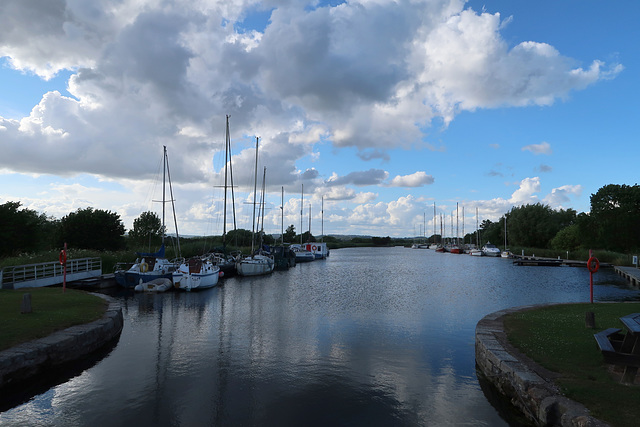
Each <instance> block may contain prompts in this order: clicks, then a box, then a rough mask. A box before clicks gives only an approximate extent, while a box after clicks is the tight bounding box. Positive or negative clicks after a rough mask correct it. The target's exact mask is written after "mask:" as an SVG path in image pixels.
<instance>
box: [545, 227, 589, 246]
mask: <svg viewBox="0 0 640 427" xmlns="http://www.w3.org/2000/svg"><path fill="white" fill-rule="evenodd" d="M581 243H582V240H581V238H580V227H579V225H578V224H572V225H570V226H568V227H565V228H563V229H562V230H560V231H558V233H557V234H556V236H555V237H554V238H553V239H551V248H552V249H555V250H565V251H575V250H576V249H578V248H579V247H580V245H581Z"/></svg>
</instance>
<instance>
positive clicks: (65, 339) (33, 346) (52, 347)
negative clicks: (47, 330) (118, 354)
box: [0, 294, 124, 388]
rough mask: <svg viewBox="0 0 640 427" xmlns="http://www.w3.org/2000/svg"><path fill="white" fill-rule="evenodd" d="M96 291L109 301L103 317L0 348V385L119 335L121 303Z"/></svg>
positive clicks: (78, 356) (81, 354)
mask: <svg viewBox="0 0 640 427" xmlns="http://www.w3.org/2000/svg"><path fill="white" fill-rule="evenodd" d="M95 295H98V296H100V297H102V298H104V299H106V300H108V301H109V306H108V308H107V311H106V312H105V314H104V316H103V317H102V319H99V320H96V321H94V322H91V323H87V324H84V325H77V326H72V327H70V328H67V329H64V330H62V331H58V332H54V333H53V334H51V335H49V336H47V337H45V338H40V339H37V340H33V341H30V342H27V343H24V344H20V345H17V346H15V347H12V348H10V349H7V350H4V351H1V352H0V388H2V387H4V386H6V385H9V384H12V383H15V382H18V381H21V380H25V379H28V378H30V377H33V376H35V375H38V374H39V373H41V372H44V371H45V370H46V369H51V368H52V367H56V366H58V365H61V364H63V363H66V362H71V361H74V360H78V359H81V358H83V357H85V356H86V355H88V354H90V353H92V352H94V351H95V350H98V349H99V348H101V347H102V346H104V345H105V344H107V343H108V342H110V341H111V340H113V339H114V338H116V337H118V336H119V335H120V333H121V332H122V327H123V324H124V319H123V316H122V307H121V306H120V303H119V302H117V301H116V300H115V299H113V298H111V297H108V296H105V295H101V294H95Z"/></svg>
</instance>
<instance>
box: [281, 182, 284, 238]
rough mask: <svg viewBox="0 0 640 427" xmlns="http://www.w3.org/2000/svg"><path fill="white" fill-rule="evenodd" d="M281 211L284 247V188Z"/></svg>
mask: <svg viewBox="0 0 640 427" xmlns="http://www.w3.org/2000/svg"><path fill="white" fill-rule="evenodd" d="M280 211H281V224H280V236H282V245H284V187H282V202H281V204H280Z"/></svg>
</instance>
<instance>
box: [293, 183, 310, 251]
mask: <svg viewBox="0 0 640 427" xmlns="http://www.w3.org/2000/svg"><path fill="white" fill-rule="evenodd" d="M303 207H304V184H302V187H301V190H300V244H299V245H291V250H292V251H293V252H294V253H295V254H296V263H299V262H310V261H315V259H316V257H315V255H314V254H313V252H311V251H310V250H308V249H307V248H306V246H305V245H304V244H303V243H302V235H303V233H302V213H303ZM309 210H311V208H309ZM309 221H311V212H309ZM309 237H311V224H309Z"/></svg>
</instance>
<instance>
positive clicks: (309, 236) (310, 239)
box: [296, 231, 316, 243]
mask: <svg viewBox="0 0 640 427" xmlns="http://www.w3.org/2000/svg"><path fill="white" fill-rule="evenodd" d="M296 240H297V241H300V235H298V239H296ZM302 241H303V242H304V243H307V242H315V241H316V238H315V237H314V236H313V234H311V232H309V231H305V232H304V233H302Z"/></svg>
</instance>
